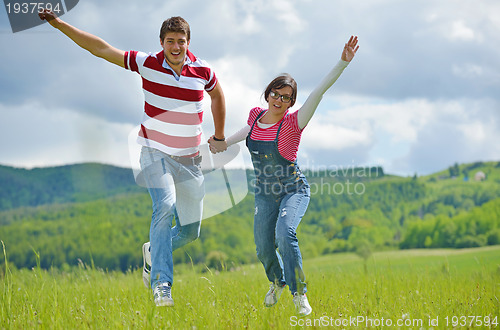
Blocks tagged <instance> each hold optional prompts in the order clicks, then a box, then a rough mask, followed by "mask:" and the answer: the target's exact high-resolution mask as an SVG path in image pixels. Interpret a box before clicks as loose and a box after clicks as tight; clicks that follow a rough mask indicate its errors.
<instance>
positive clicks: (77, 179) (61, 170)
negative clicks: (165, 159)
mask: <svg viewBox="0 0 500 330" xmlns="http://www.w3.org/2000/svg"><path fill="white" fill-rule="evenodd" d="M140 190H141V188H140V187H139V186H137V185H136V183H135V181H134V177H133V174H132V170H131V169H127V168H121V167H115V166H110V165H103V164H94V163H87V164H77V165H66V166H58V167H45V168H33V169H23V168H15V167H9V166H2V165H0V211H2V210H9V209H15V208H19V207H22V206H39V205H46V204H53V203H68V202H83V201H90V200H96V199H100V198H104V197H110V196H113V195H117V194H122V193H125V192H138V191H140Z"/></svg>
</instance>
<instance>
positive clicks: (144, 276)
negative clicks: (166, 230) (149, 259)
mask: <svg viewBox="0 0 500 330" xmlns="http://www.w3.org/2000/svg"><path fill="white" fill-rule="evenodd" d="M146 244H147V243H144V244H143V245H142V262H143V265H142V281H143V282H144V286H145V287H146V288H148V289H149V287H150V284H149V282H150V278H151V273H150V270H149V269H148V268H147V264H146V252H147V251H146Z"/></svg>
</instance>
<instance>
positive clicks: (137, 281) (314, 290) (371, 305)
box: [0, 246, 500, 329]
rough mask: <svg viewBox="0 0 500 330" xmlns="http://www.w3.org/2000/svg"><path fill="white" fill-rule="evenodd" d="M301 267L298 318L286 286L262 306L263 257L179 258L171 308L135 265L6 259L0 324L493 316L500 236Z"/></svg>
mask: <svg viewBox="0 0 500 330" xmlns="http://www.w3.org/2000/svg"><path fill="white" fill-rule="evenodd" d="M7 255H8V251H7ZM7 267H8V266H7ZM304 267H305V271H306V276H307V282H308V288H309V291H308V298H309V301H310V303H311V306H312V307H313V309H314V311H313V313H312V314H311V315H310V316H308V317H306V318H303V319H300V318H297V317H296V316H295V311H294V306H293V303H292V299H291V296H290V295H289V294H288V293H287V292H285V293H284V294H283V295H282V297H281V299H280V301H279V302H278V304H277V305H276V306H274V307H273V308H265V307H264V306H263V297H264V295H265V293H266V292H267V289H268V283H267V280H266V278H265V275H264V271H263V269H262V267H261V265H247V266H242V267H234V265H233V266H232V267H231V268H232V271H222V272H215V271H210V270H207V269H205V272H200V270H199V269H196V270H195V269H194V268H190V267H187V266H185V265H183V266H182V267H177V273H178V274H176V277H175V283H174V286H173V291H172V292H173V298H174V301H175V306H174V307H172V308H165V307H163V308H157V307H155V306H154V303H153V301H152V296H151V294H150V292H149V290H146V289H145V288H144V286H143V284H142V280H141V275H140V271H139V270H136V271H133V272H128V273H121V272H110V273H107V272H105V271H102V270H97V269H92V268H91V267H88V266H84V265H82V266H81V267H79V268H75V269H71V270H68V271H66V272H63V271H60V270H52V271H44V270H41V269H37V268H35V269H33V270H26V269H24V270H11V269H9V268H7V269H6V268H3V269H2V271H1V273H0V274H1V275H2V277H1V278H2V283H3V287H2V293H1V304H0V305H1V307H0V316H1V325H0V327H1V328H7V329H9V328H15V329H27V328H56V329H75V328H80V329H81V328H99V329H113V328H123V327H125V328H163V329H165V328H175V329H192V328H193V329H196V328H198V329H205V328H207V329H215V328H221V329H241V328H249V329H289V328H293V327H295V326H306V327H307V326H311V327H314V328H320V327H325V326H334V327H337V328H338V327H339V326H340V327H343V328H351V329H354V328H366V327H372V328H390V327H391V325H392V326H393V327H394V328H398V326H397V324H398V322H399V324H400V325H401V326H399V328H413V329H418V328H425V329H429V328H431V327H432V328H434V329H446V328H453V327H454V326H455V327H457V328H470V327H475V328H490V327H491V328H498V322H500V320H499V315H500V301H499V299H500V246H494V247H486V248H477V249H463V250H443V249H440V250H407V251H390V252H379V253H374V254H373V255H372V256H371V257H370V258H369V259H368V260H367V263H366V268H365V266H364V261H363V259H361V258H360V257H358V256H356V255H354V254H338V255H330V256H323V257H321V258H316V259H312V260H305V261H304ZM228 268H230V267H229V266H228ZM488 324H489V326H487V325H488ZM462 326H463V327H462Z"/></svg>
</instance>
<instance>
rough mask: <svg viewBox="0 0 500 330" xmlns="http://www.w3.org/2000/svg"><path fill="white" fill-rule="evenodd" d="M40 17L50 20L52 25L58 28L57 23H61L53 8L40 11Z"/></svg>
mask: <svg viewBox="0 0 500 330" xmlns="http://www.w3.org/2000/svg"><path fill="white" fill-rule="evenodd" d="M38 17H40V19H41V20H42V21H43V20H45V21H47V22H49V24H50V25H52V26H53V27H55V28H57V24H59V23H60V21H61V20H60V18H58V17H57V15H56V14H54V12H53V11H52V10H49V9H44V10H43V11H41V12H39V13H38Z"/></svg>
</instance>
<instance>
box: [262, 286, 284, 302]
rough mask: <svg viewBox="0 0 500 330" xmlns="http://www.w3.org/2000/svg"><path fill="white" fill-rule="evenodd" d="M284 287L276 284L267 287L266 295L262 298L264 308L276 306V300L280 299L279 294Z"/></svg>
mask: <svg viewBox="0 0 500 330" xmlns="http://www.w3.org/2000/svg"><path fill="white" fill-rule="evenodd" d="M284 288H285V286H284V285H283V286H279V285H278V284H275V283H271V284H270V285H269V291H268V292H267V294H266V297H265V298H264V305H265V306H266V307H272V306H274V305H276V303H277V302H278V299H280V296H281V293H282V292H283V289H284Z"/></svg>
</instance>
